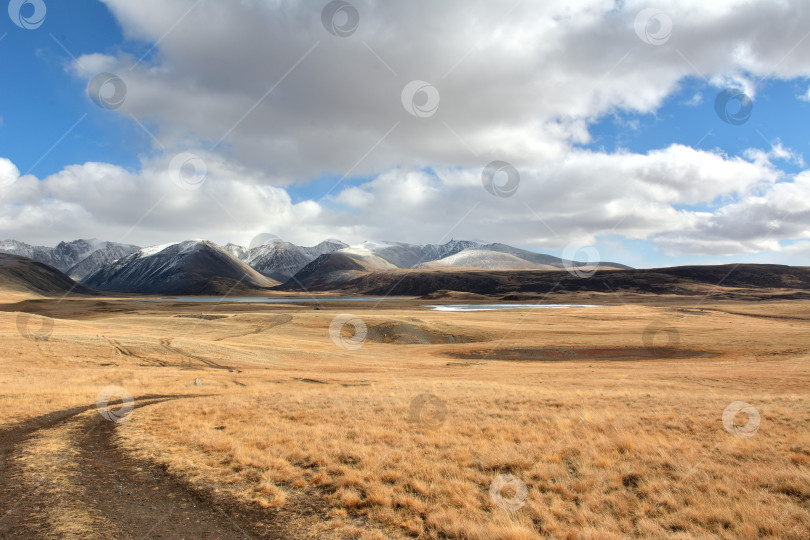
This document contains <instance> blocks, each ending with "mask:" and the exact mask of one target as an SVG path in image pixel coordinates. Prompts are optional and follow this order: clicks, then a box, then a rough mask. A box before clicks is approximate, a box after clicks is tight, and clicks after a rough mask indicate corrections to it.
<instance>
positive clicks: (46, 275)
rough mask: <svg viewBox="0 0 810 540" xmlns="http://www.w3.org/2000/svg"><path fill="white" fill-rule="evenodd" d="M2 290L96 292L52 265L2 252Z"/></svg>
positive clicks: (50, 293)
mask: <svg viewBox="0 0 810 540" xmlns="http://www.w3.org/2000/svg"><path fill="white" fill-rule="evenodd" d="M0 290H3V291H10V292H16V293H26V294H34V295H41V296H61V295H64V294H67V293H74V294H94V291H91V290H90V289H88V288H87V287H85V286H83V285H80V284H78V283H76V282H75V281H73V280H72V279H70V278H69V277H68V276H66V275H65V274H64V273H62V272H60V271H59V270H57V269H56V268H53V267H52V266H48V265H47V264H43V263H41V262H37V261H34V260H31V259H29V258H26V257H19V256H16V255H8V254H5V253H3V254H0Z"/></svg>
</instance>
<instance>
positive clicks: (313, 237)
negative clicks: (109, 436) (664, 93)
mask: <svg viewBox="0 0 810 540" xmlns="http://www.w3.org/2000/svg"><path fill="white" fill-rule="evenodd" d="M199 156H200V157H199V159H200V161H201V162H202V164H203V166H204V171H205V174H206V176H205V177H204V180H203V181H201V182H195V178H196V177H195V176H194V174H193V173H194V170H191V171H186V172H185V173H182V174H181V173H180V172H179V169H177V168H176V165H173V163H174V162H175V160H173V159H170V158H169V157H168V156H166V157H164V158H161V159H157V160H154V161H150V162H145V163H144V164H143V167H142V169H141V170H140V171H138V172H132V171H127V170H124V169H122V168H120V167H116V166H112V165H108V164H100V163H86V164H84V165H76V166H70V167H67V168H65V169H64V170H63V171H61V172H59V173H57V174H55V175H52V176H49V177H47V178H44V179H42V180H38V179H36V178H34V177H32V176H30V175H29V176H20V175H19V172H18V171H17V169H16V167H14V166H13V164H11V162H9V161H8V160H0V200H2V201H5V204H4V206H3V214H2V216H3V217H2V218H0V228H2V229H3V230H6V231H12V235H17V236H26V237H29V238H44V237H47V236H48V235H52V231H53V230H59V231H60V233H61V234H62V235H63V236H65V237H72V236H79V235H84V236H87V235H88V234H92V235H95V236H102V237H105V238H111V239H113V240H121V241H129V242H134V243H140V244H146V243H155V242H163V241H172V240H180V239H183V238H191V237H195V238H196V237H205V238H210V239H212V240H215V241H217V242H220V243H224V242H226V241H236V242H240V243H243V244H246V243H247V242H248V241H249V240H250V238H252V236H253V235H255V234H257V233H259V232H262V231H267V230H269V231H273V232H275V233H276V234H278V235H279V236H281V237H283V238H286V239H289V240H291V241H295V242H298V243H303V244H307V243H310V244H311V243H314V242H317V241H319V240H322V239H324V238H327V237H338V238H341V239H344V240H345V241H348V242H352V243H356V242H361V241H363V240H369V239H389V240H400V241H411V242H444V241H447V240H449V239H450V238H453V237H456V238H476V239H480V240H484V241H509V242H511V243H513V244H517V245H524V246H534V247H537V248H543V249H561V248H563V247H564V246H566V245H567V244H569V243H571V242H575V241H576V242H584V243H597V242H599V241H600V239H603V238H606V237H609V236H612V235H615V236H621V237H624V238H632V239H640V240H648V241H651V242H653V243H654V244H656V245H658V246H659V247H661V248H662V249H664V250H666V251H667V252H669V253H673V254H677V253H684V252H685V253H706V254H713V255H720V254H725V253H743V252H754V251H762V250H770V251H773V250H779V248H780V244H779V242H778V240H777V239H778V238H810V202H808V201H810V172H807V173H802V174H800V175H798V176H796V177H795V178H792V179H790V178H785V177H784V175H783V174H782V173H780V172H779V171H778V170H777V169H775V168H774V167H773V166H772V165H771V163H770V162H768V161H767V160H766V159H765V160H757V161H746V160H743V159H741V158H733V157H727V156H722V155H719V154H716V153H712V152H706V151H700V150H695V149H692V148H688V147H684V146H680V145H672V146H670V147H668V148H665V149H663V150H656V151H651V152H649V153H647V154H634V153H618V154H608V153H604V152H590V151H583V150H578V151H572V152H570V153H569V154H568V156H567V157H566V158H565V159H564V160H561V161H549V162H547V163H545V164H542V166H538V167H536V168H524V169H521V170H520V171H519V174H520V184H519V187H518V191H517V194H516V195H515V196H512V197H505V198H498V197H495V196H493V195H492V194H491V193H489V192H488V191H487V190H485V189H484V187H483V183H482V176H481V173H482V170H481V169H480V168H458V167H436V168H433V169H412V168H410V169H409V168H397V169H393V170H390V171H388V172H385V173H383V174H380V175H377V176H375V177H374V178H373V179H372V180H369V181H367V182H364V183H362V184H359V185H355V186H346V187H343V188H340V189H338V190H336V193H335V194H334V195H330V196H329V197H327V198H326V199H323V200H321V201H314V200H303V201H300V202H297V203H293V202H292V199H291V197H290V195H289V194H288V193H287V191H286V190H285V189H284V188H281V187H275V186H271V185H268V184H267V182H266V178H264V173H262V172H260V171H257V170H251V169H247V168H245V167H244V166H241V165H237V164H234V163H232V162H229V161H225V160H222V159H221V158H220V157H218V156H217V155H216V154H206V153H204V152H200V153H199ZM173 167H174V168H173ZM190 187H194V189H190ZM14 231H16V232H14Z"/></svg>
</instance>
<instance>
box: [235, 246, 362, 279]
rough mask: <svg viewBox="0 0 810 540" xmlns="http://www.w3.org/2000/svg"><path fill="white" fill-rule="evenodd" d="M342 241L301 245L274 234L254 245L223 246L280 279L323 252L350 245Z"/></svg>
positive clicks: (248, 262)
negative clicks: (248, 246) (251, 246)
mask: <svg viewBox="0 0 810 540" xmlns="http://www.w3.org/2000/svg"><path fill="white" fill-rule="evenodd" d="M346 247H347V244H344V243H343V242H341V241H339V240H326V241H324V242H321V243H320V244H318V245H316V246H312V247H304V246H297V245H295V244H292V243H290V242H284V241H283V240H281V239H279V238H278V237H275V236H273V235H268V240H267V241H266V242H265V243H263V244H261V245H258V246H255V247H253V248H245V247H243V246H238V245H236V244H227V245H226V246H225V247H224V248H223V249H225V251H227V252H228V253H230V254H231V255H233V256H235V257H236V258H238V259H239V260H241V261H244V262H245V263H247V264H248V265H250V267H251V268H253V269H254V270H256V271H258V272H259V273H261V274H263V275H265V276H268V277H270V278H272V279H276V280H278V281H286V280H287V279H289V278H290V277H292V276H293V275H295V273H296V272H298V271H299V270H301V269H302V268H303V267H305V266H306V265H307V264H309V263H311V262H312V261H314V260H315V259H316V258H318V257H319V256H321V255H324V254H327V253H332V252H334V251H337V250H339V249H343V248H346Z"/></svg>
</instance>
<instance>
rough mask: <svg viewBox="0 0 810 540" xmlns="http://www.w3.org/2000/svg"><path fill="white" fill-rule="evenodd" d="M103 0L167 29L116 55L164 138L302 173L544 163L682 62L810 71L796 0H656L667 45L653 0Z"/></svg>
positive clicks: (782, 73)
mask: <svg viewBox="0 0 810 540" xmlns="http://www.w3.org/2000/svg"><path fill="white" fill-rule="evenodd" d="M106 3H107V5H108V6H109V7H110V9H111V10H112V12H113V13H114V14H115V16H116V17H117V18H118V20H119V21H120V23H121V24H122V26H123V28H124V29H125V31H126V32H127V34H128V35H129V36H130V37H131V38H134V39H141V40H145V41H147V42H156V41H158V40H159V44H158V45H157V47H156V48H155V50H154V51H153V54H150V55H148V56H147V57H146V58H144V59H138V58H136V57H134V56H131V55H127V54H124V53H122V54H120V55H119V56H118V57H117V58H116V59H115V62H116V63H117V65H118V66H119V67H118V68H117V70H116V73H117V74H118V75H119V76H120V77H122V78H123V79H124V80H125V81H126V83H127V87H128V93H127V100H126V103H125V104H124V106H123V107H122V108H121V109H120V112H121V113H123V114H133V115H135V116H136V117H138V118H145V119H150V120H153V121H155V123H156V124H157V125H158V126H159V131H160V134H159V137H158V138H159V139H160V140H161V142H162V143H163V144H165V145H167V146H172V145H176V144H186V143H187V141H188V138H189V137H194V138H196V139H198V140H200V141H205V142H206V143H207V144H208V145H210V146H209V147H213V148H214V149H219V148H226V149H227V150H229V151H232V152H233V154H234V155H235V156H237V157H238V159H240V160H242V161H245V162H248V163H250V164H252V165H255V166H260V167H262V168H265V169H273V170H276V171H278V172H279V174H281V175H292V176H294V177H296V178H301V177H304V178H309V177H315V176H317V175H318V174H319V173H321V172H323V171H332V172H335V173H338V174H343V173H345V172H347V171H350V170H351V171H353V173H355V174H368V173H379V172H384V171H386V170H388V169H390V168H392V167H393V166H417V167H418V166H433V165H447V166H468V167H474V166H482V165H483V164H484V163H486V162H488V161H489V159H487V158H492V159H495V158H498V159H506V160H509V161H512V162H516V164H518V165H524V164H525V165H531V164H532V162H533V161H536V160H543V159H554V158H559V157H561V156H563V155H564V154H565V153H566V152H567V151H568V149H569V147H570V145H571V144H572V143H578V142H586V141H587V140H588V139H589V135H588V131H587V122H589V121H591V120H593V119H595V118H598V117H599V116H601V115H604V114H608V113H610V112H611V111H614V110H616V109H622V110H628V111H634V112H641V113H646V112H651V111H654V110H655V109H656V108H657V107H659V106H660V105H661V103H662V101H663V100H664V99H665V98H666V97H667V96H668V95H670V94H671V93H672V92H673V91H675V90H676V89H677V87H678V84H679V82H680V81H681V80H682V79H683V78H684V77H688V76H692V77H703V78H705V79H707V81H708V82H709V83H710V84H712V85H714V86H716V87H717V89H718V90H719V88H722V87H725V86H728V85H732V86H736V87H740V88H741V89H743V90H745V91H746V93H748V94H749V95H750V96H752V97H753V96H755V95H756V91H757V88H756V81H757V80H758V79H759V78H761V77H784V78H788V77H797V76H807V75H810V55H807V54H802V51H806V47H805V46H803V45H801V44H800V40H801V38H802V37H803V35H804V33H805V28H806V27H807V24H798V23H799V21H804V22H810V6H808V5H807V4H806V3H805V2H801V1H799V0H795V1H787V0H784V1H780V2H773V1H772V0H758V1H751V0H730V1H728V2H723V3H721V4H718V3H707V2H700V1H697V0H695V1H691V0H686V1H683V0H682V1H677V2H675V1H671V2H657V3H656V7H659V8H660V9H661V10H662V11H663V12H664V13H665V15H666V17H668V18H669V19H670V20H671V22H672V32H671V36H669V39H668V40H667V41H666V42H665V43H663V44H662V45H660V46H654V45H650V44H648V43H644V42H643V41H642V40H641V39H639V37H638V36H637V35H636V32H635V31H634V23H635V19H636V16H637V14H638V13H639V12H640V11H641V10H642V8H645V7H648V6H647V2H642V1H627V2H621V3H619V4H618V5H617V4H616V3H615V2H613V1H612V0H580V1H575V2H522V3H518V4H517V5H516V6H514V5H507V4H504V3H501V2H485V3H479V4H476V5H475V6H471V5H470V3H469V2H464V1H462V0H447V1H445V2H430V1H427V0H425V1H413V2H407V3H403V2H371V1H365V0H356V1H354V2H353V4H354V6H355V7H356V9H357V11H358V14H359V17H360V24H359V26H358V28H357V31H356V32H355V33H354V34H352V35H350V36H348V37H336V36H333V35H331V34H330V33H328V32H327V31H326V30H325V28H324V27H323V25H322V21H321V13H320V10H321V8H322V7H323V6H322V4H321V3H317V4H313V3H311V2H300V1H297V0H277V1H274V2H238V3H236V2H235V3H222V2H201V3H198V2H196V1H194V0H180V1H177V2H172V3H171V4H170V5H169V4H167V3H166V2H163V1H160V0H143V1H142V2H138V3H137V4H133V3H132V2H129V1H126V0H106ZM716 4H717V5H716ZM178 21H180V22H178ZM169 30H171V31H169ZM167 32H168V33H167ZM794 47H795V48H796V49H795V50H793V52H792V54H787V55H786V52H787V51H791V50H792V49H794ZM110 62H111V60H110V59H107V60H102V59H100V58H99V57H98V55H88V56H85V57H81V58H79V59H78V63H79V64H81V65H86V64H90V65H99V66H101V65H104V69H106V70H109V69H110V68H109V63H110ZM99 69H101V67H99ZM88 78H89V76H88ZM414 79H417V80H423V81H426V82H427V83H430V84H431V85H433V86H434V87H435V89H436V91H437V92H438V94H439V96H440V101H439V104H438V108H437V110H436V112H435V114H433V115H431V116H429V117H424V118H417V117H414V116H412V115H411V114H409V113H408V112H407V111H406V110H405V107H403V106H402V96H401V93H402V91H403V89H404V88H405V87H406V85H407V84H408V83H409V82H410V81H412V80H414ZM718 90H716V91H718ZM415 99H416V100H420V99H425V95H423V94H418V95H416V96H415ZM372 149H373V151H372ZM358 161H360V162H359V163H358Z"/></svg>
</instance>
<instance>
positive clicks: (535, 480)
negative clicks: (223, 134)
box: [0, 302, 810, 539]
mask: <svg viewBox="0 0 810 540" xmlns="http://www.w3.org/2000/svg"><path fill="white" fill-rule="evenodd" d="M77 305H78V304H77ZM418 305H419V304H418V303H415V304H413V306H412V307H410V308H408V307H407V306H402V305H398V306H397V307H396V309H385V308H386V306H380V307H379V308H378V309H376V310H370V309H368V308H360V307H358V306H349V307H348V308H347V309H348V310H351V312H352V313H354V314H355V315H356V316H358V317H360V318H362V319H363V320H364V321H365V322H366V323H367V324H368V325H369V326H375V325H378V324H382V323H390V322H392V321H393V322H396V323H407V324H410V325H413V326H416V327H419V328H422V329H429V330H431V331H435V332H438V333H449V334H453V335H463V336H466V337H468V338H471V339H474V340H478V341H477V342H475V343H467V344H460V343H459V344H446V345H397V344H383V343H374V342H370V341H367V342H366V343H365V344H364V345H363V347H362V348H361V349H359V350H354V351H352V350H346V349H342V348H339V347H337V346H336V345H335V344H334V343H333V342H332V340H331V339H330V337H329V324H330V322H331V320H332V318H333V317H334V316H335V315H337V314H339V313H342V311H333V310H322V311H315V310H312V309H311V308H296V307H289V306H280V307H267V308H266V312H256V311H251V312H247V310H245V312H242V311H240V308H239V307H238V306H233V307H227V306H217V307H216V308H209V309H216V312H217V313H218V314H221V315H224V317H222V318H211V319H195V318H189V317H177V316H176V315H177V313H175V312H173V311H172V310H170V309H168V308H167V309H161V308H160V307H155V306H150V307H149V308H148V309H149V311H146V308H144V309H142V310H141V311H140V312H137V313H129V314H111V315H104V314H97V315H94V316H92V317H88V316H87V315H86V313H85V312H84V311H83V310H82V309H79V308H78V307H77V313H78V312H82V313H83V314H82V315H81V316H78V315H77V316H76V317H75V318H73V319H59V320H57V321H56V325H55V327H54V332H53V335H52V336H51V337H50V339H49V340H47V341H39V342H35V341H31V340H25V339H22V338H20V337H19V336H18V334H17V333H16V328H15V324H14V321H15V319H14V317H15V315H14V314H13V313H0V333H2V337H3V344H4V351H3V352H0V357H2V359H0V362H2V363H3V364H4V367H6V369H5V370H4V371H3V372H2V376H0V400H1V401H0V422H7V423H8V422H12V421H17V420H20V419H23V418H27V417H31V416H34V415H37V414H43V413H44V412H47V411H49V410H58V409H64V408H67V407H69V406H71V405H77V404H88V403H93V402H94V400H95V397H96V394H97V393H98V391H99V390H100V389H101V388H102V387H104V386H107V385H110V384H115V385H119V386H122V387H124V388H126V389H127V390H128V391H129V392H130V393H131V394H133V395H135V396H138V395H144V394H183V395H188V396H198V397H194V399H178V400H173V401H167V402H163V403H160V404H155V405H149V406H145V407H142V408H139V407H138V406H137V403H136V409H135V411H134V412H133V414H132V415H131V417H130V418H129V419H128V421H127V422H124V423H122V424H120V425H119V427H118V434H119V437H120V442H121V444H122V445H123V446H124V447H125V448H126V449H127V450H128V451H130V452H132V453H133V454H134V455H136V456H139V457H145V458H148V459H150V460H153V461H157V462H159V463H163V464H165V465H166V466H167V467H168V468H169V470H170V471H172V472H173V473H175V474H177V475H179V476H182V477H184V478H187V479H188V480H189V481H191V482H192V483H193V484H196V485H199V486H201V487H206V488H212V489H215V490H219V491H222V492H227V493H230V494H233V495H234V496H236V497H239V498H240V499H243V500H245V501H252V502H254V503H256V504H259V505H261V506H265V507H268V508H295V507H298V506H300V505H307V504H310V505H315V506H317V507H318V508H323V509H324V511H323V514H322V515H323V519H322V520H321V522H320V523H312V524H308V526H309V529H310V530H311V531H312V534H313V535H317V536H319V537H335V538H344V537H352V538H361V537H362V538H369V539H370V538H396V537H400V538H407V537H414V538H416V537H418V538H467V539H479V538H480V539H485V538H500V539H529V538H541V537H555V538H620V537H625V536H635V537H650V538H653V537H654V538H686V537H719V538H740V537H760V538H796V539H799V538H806V537H807V535H808V531H810V510H808V507H810V434H808V432H807V425H810V407H809V405H810V396H808V388H810V385H808V383H809V382H810V364H808V363H807V362H805V361H804V359H805V355H806V354H807V350H808V345H809V344H810V339H808V337H807V332H806V327H807V322H806V321H803V320H799V319H801V318H808V316H810V303H807V302H793V303H769V304H763V303H760V304H746V303H742V302H738V303H728V304H724V305H702V306H700V307H701V308H712V309H717V310H726V311H732V312H735V313H745V314H746V315H741V314H730V313H725V312H722V311H708V310H707V311H704V312H695V311H691V310H690V311H679V310H678V309H676V308H678V307H684V308H689V307H690V304H689V302H683V304H682V305H681V306H670V307H666V306H664V307H649V306H644V305H629V306H616V307H606V308H597V309H591V310H565V311H552V310H549V311H540V310H538V311H531V312H527V311H515V312H483V313H480V312H479V313H437V312H431V311H426V310H423V309H420V308H418ZM780 313H783V314H787V315H788V316H790V317H794V318H793V319H770V318H762V317H752V316H750V315H752V314H766V315H774V314H777V315H778V314H780ZM280 314H284V315H287V314H288V315H292V320H290V321H289V322H288V323H286V324H281V325H274V324H273V321H277V320H278V316H279V315H280ZM652 322H655V323H657V324H660V325H662V326H665V327H673V328H676V329H677V333H678V335H679V337H680V342H679V347H680V348H681V349H686V350H692V351H696V352H697V351H705V352H711V353H714V355H715V356H713V357H698V358H685V359H678V360H674V359H666V358H665V359H661V360H651V361H636V362H624V361H600V360H593V361H590V360H589V361H580V362H530V361H520V362H504V361H491V360H487V359H485V360H483V361H470V362H459V361H458V360H457V359H454V358H452V357H450V356H448V353H451V352H458V351H465V350H466V351H471V350H476V351H478V350H497V349H502V348H527V347H556V348H565V347H581V348H596V349H606V348H614V349H615V348H639V347H642V346H643V345H644V342H643V339H642V338H643V335H644V332H645V329H647V328H648V326H649V325H650V323H652ZM659 339H660V336H659ZM166 340H170V341H168V342H167V341H166ZM481 340H483V341H481ZM167 344H168V346H167ZM656 344H659V343H658V342H657V341H656ZM158 363H162V364H165V365H163V366H160V365H158ZM211 363H214V364H219V365H223V366H228V367H231V368H234V369H238V371H227V370H223V369H215V368H212V367H211ZM195 378H199V379H200V381H201V385H202V386H199V387H198V386H195V385H194V384H193V382H194V379H195ZM420 396H425V397H420ZM735 401H744V402H747V403H750V404H751V405H753V406H754V407H755V408H756V410H757V411H758V413H759V415H760V424H759V429H758V430H757V431H756V432H755V433H754V434H753V436H752V437H750V438H743V437H739V436H734V435H732V434H731V433H729V432H728V431H726V429H725V428H724V426H723V423H722V415H723V411H724V409H725V408H726V407H727V406H728V405H729V404H730V403H732V402H735ZM420 403H423V406H422V407H421V409H420V406H419V404H420ZM747 420H748V419H747V418H746V417H745V416H744V415H738V416H737V418H736V423H738V424H740V425H742V424H745V423H746V422H747ZM500 475H513V476H514V477H516V478H517V479H518V481H517V482H516V483H515V482H513V483H511V484H509V485H507V486H506V487H505V488H504V490H503V491H502V492H501V493H500V495H501V498H500V499H499V498H498V497H497V496H495V497H493V496H492V495H491V493H490V488H491V485H492V483H493V481H495V480H496V478H498V477H499V476H500ZM510 478H511V477H510ZM520 482H522V483H524V484H525V486H526V491H525V498H524V497H523V496H522V494H521V493H520V487H521V485H520ZM516 488H517V490H516ZM496 495H497V494H496ZM498 501H501V506H499V505H498V504H496V502H498ZM504 501H505V502H506V503H509V502H512V503H514V504H512V505H511V508H512V509H508V508H509V507H510V506H509V504H506V503H504ZM504 507H507V508H504ZM77 519H78V518H77Z"/></svg>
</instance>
